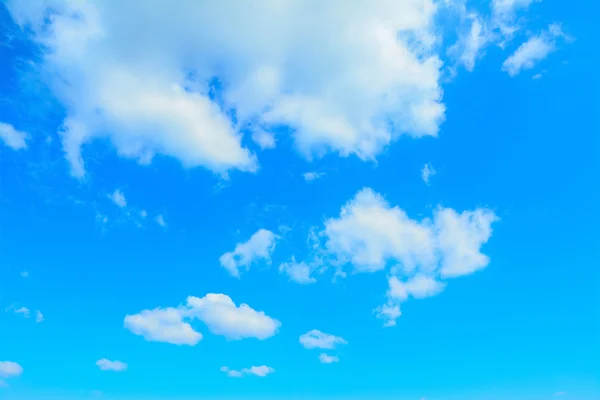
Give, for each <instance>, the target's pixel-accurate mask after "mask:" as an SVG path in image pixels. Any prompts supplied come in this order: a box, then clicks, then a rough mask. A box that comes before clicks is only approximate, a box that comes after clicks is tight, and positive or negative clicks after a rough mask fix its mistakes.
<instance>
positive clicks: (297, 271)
mask: <svg viewBox="0 0 600 400" xmlns="http://www.w3.org/2000/svg"><path fill="white" fill-rule="evenodd" d="M279 272H283V273H285V274H287V276H288V278H289V280H290V281H294V282H296V283H300V284H302V285H305V284H309V283H315V282H316V281H317V280H316V279H315V278H313V277H312V276H310V275H311V273H312V268H311V267H310V266H309V265H308V264H306V263H305V262H300V263H297V262H296V259H295V258H294V257H292V259H291V261H290V262H287V263H283V264H281V265H280V266H279Z"/></svg>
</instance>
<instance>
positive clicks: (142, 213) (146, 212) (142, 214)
mask: <svg viewBox="0 0 600 400" xmlns="http://www.w3.org/2000/svg"><path fill="white" fill-rule="evenodd" d="M147 216H148V211H146V210H142V211H140V217H142V218H146V217H147Z"/></svg>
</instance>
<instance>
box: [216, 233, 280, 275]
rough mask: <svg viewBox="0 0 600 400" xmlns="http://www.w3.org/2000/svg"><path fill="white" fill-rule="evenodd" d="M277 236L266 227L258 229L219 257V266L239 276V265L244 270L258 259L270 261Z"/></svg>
mask: <svg viewBox="0 0 600 400" xmlns="http://www.w3.org/2000/svg"><path fill="white" fill-rule="evenodd" d="M277 238H278V236H277V235H275V234H274V233H273V232H271V231H269V230H266V229H259V230H258V231H257V232H256V233H254V234H253V235H252V236H251V237H250V239H249V240H248V241H247V242H244V243H238V244H237V245H236V246H235V249H234V250H233V251H231V252H228V253H225V254H223V255H222V256H221V258H219V261H220V263H221V266H222V267H223V268H225V269H226V270H227V272H229V274H230V275H231V276H233V277H236V278H239V277H240V271H239V269H240V268H241V267H245V268H246V270H247V269H248V268H250V264H252V263H253V262H255V261H258V260H265V261H266V262H267V263H270V262H271V253H273V250H275V243H276V241H277Z"/></svg>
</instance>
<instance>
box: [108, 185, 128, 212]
mask: <svg viewBox="0 0 600 400" xmlns="http://www.w3.org/2000/svg"><path fill="white" fill-rule="evenodd" d="M108 197H109V198H110V199H111V200H112V202H113V203H115V204H116V205H117V206H118V207H121V208H124V207H126V206H127V200H126V199H125V195H124V194H123V192H121V190H119V189H117V190H115V191H114V192H113V193H112V194H110V195H109V196H108Z"/></svg>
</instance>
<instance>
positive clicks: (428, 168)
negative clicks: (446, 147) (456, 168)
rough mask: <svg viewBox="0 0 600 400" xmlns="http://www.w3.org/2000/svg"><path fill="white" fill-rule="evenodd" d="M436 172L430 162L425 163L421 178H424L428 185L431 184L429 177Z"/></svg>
mask: <svg viewBox="0 0 600 400" xmlns="http://www.w3.org/2000/svg"><path fill="white" fill-rule="evenodd" d="M435 174H436V172H435V169H433V167H432V166H431V165H429V164H425V165H424V166H423V169H421V179H423V182H425V183H426V184H427V185H429V179H430V178H431V177H432V176H433V175H435Z"/></svg>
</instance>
